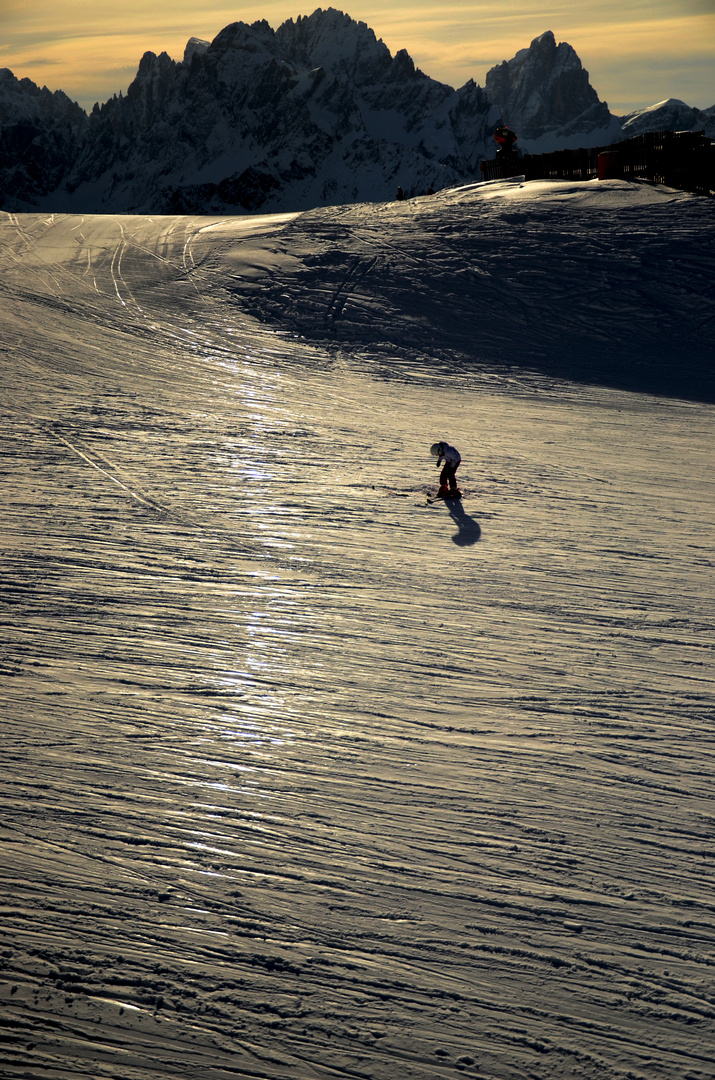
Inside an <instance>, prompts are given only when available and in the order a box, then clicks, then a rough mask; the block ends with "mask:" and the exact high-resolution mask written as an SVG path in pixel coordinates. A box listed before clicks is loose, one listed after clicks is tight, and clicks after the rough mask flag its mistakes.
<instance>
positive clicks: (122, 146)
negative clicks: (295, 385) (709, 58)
mask: <svg viewBox="0 0 715 1080" xmlns="http://www.w3.org/2000/svg"><path fill="white" fill-rule="evenodd" d="M684 108H687V106H684ZM703 115H706V114H703ZM625 120H626V121H627V123H628V124H630V125H631V126H634V125H636V123H637V120H636V117H635V116H631V117H628V118H625ZM644 122H645V123H647V122H648V120H646V121H644ZM499 123H507V124H509V125H510V126H511V127H513V128H514V129H515V130H516V131H517V133H518V135H519V143H518V145H519V147H520V148H523V149H524V150H527V151H530V152H537V153H538V152H540V151H544V150H551V149H555V148H560V147H566V146H595V145H601V144H604V143H608V142H610V141H613V140H615V139H616V138H618V137H619V135H620V133H621V130H622V125H621V122H620V121H619V120H618V119H617V118H616V117H614V116H612V115H611V113H610V112H609V110H608V106H607V105H606V104H605V102H601V101H600V100H599V98H598V95H597V93H596V91H595V90H594V89H593V87H592V86H591V85H590V82H589V78H588V73H587V72H586V71H585V70H584V68H583V66H582V65H581V61H580V60H579V58H578V56H577V54H576V53H575V51H574V50H573V49H572V48H571V46H570V45H568V44H566V43H560V44H557V43H556V40H555V38H554V35H553V34H552V33H551V32H550V31H549V32H547V33H545V34H542V35H541V36H540V37H539V38H536V39H535V40H534V41H533V42H532V43H531V45H530V46H529V48H528V49H522V50H520V51H519V52H518V53H517V55H516V56H515V57H514V58H513V59H512V60H510V61H504V63H502V64H499V65H497V67H495V68H493V69H492V70H491V71H490V72H489V73H488V75H487V79H486V87H485V88H482V87H480V86H477V85H476V84H475V83H474V81H472V80H470V81H469V82H467V83H466V84H465V85H464V86H462V87H461V88H460V89H458V90H455V89H453V88H452V87H450V86H447V85H446V84H444V83H440V82H437V81H436V80H434V79H431V78H430V77H429V76H427V75H425V74H424V73H423V72H422V71H420V70H419V69H418V68H416V67H415V65H414V63H413V61H412V59H411V58H410V56H409V55H408V53H407V52H406V51H405V50H400V51H399V52H397V53H396V54H395V55H394V56H393V55H392V54H391V53H390V51H389V49H388V48H387V46H386V45H385V44H384V43H383V42H382V41H380V40H379V39H378V38H377V37H376V35H375V34H374V32H373V31H372V30H371V29H370V28H369V27H368V26H367V25H366V24H365V23H362V22H356V21H355V20H353V19H351V18H350V17H349V16H348V15H345V14H343V13H342V12H340V11H336V10H335V9H332V8H329V9H327V10H321V9H318V10H317V11H315V12H314V13H313V14H312V15H310V16H305V17H304V16H301V17H299V18H297V19H296V20H295V21H294V20H292V19H289V20H288V21H287V22H285V23H283V24H282V25H281V26H280V27H279V28H278V29H277V30H273V29H272V27H271V26H270V25H269V24H268V23H267V22H266V21H265V20H262V21H260V22H256V23H253V24H252V25H248V24H246V23H242V22H236V23H232V24H231V25H229V26H227V27H225V28H224V29H223V30H222V31H221V32H220V33H219V34H218V35H217V36H216V37H215V38H214V40H213V41H212V42H206V41H202V40H201V39H198V38H191V39H190V40H189V42H188V43H187V46H186V49H185V51H184V56H183V59H182V60H181V61H178V62H177V61H174V60H172V59H171V58H170V57H169V56H168V55H167V54H166V53H161V54H160V55H159V56H156V55H155V54H154V53H151V52H147V53H145V54H144V56H143V57H142V60H141V62H140V64H139V69H138V71H137V75H136V77H135V79H134V81H133V82H132V83H131V85H130V86H129V88H128V90H127V93H126V95H122V94H120V95H119V96H115V97H114V98H112V99H111V100H110V101H108V102H105V103H104V104H103V105H101V106H100V105H95V107H94V109H93V111H92V113H91V114H90V116H89V117H87V115H86V114H85V113H84V112H83V110H82V109H80V107H79V106H78V105H76V104H74V103H72V102H71V101H70V100H69V98H67V97H66V95H64V94H62V93H61V92H60V91H58V92H57V93H56V94H54V95H52V94H50V92H49V91H48V90H39V89H38V88H37V87H35V86H34V84H32V83H31V82H30V80H27V79H23V80H17V79H15V77H14V76H13V75H12V73H11V72H9V71H7V70H4V71H2V72H0V206H3V207H4V208H5V209H6V210H19V211H22V210H34V209H43V210H45V209H47V210H57V211H69V212H129V213H185V212H186V213H188V212H199V213H204V212H208V213H211V212H216V213H225V212H230V213H236V212H238V213H241V212H251V211H257V210H259V209H260V210H262V211H272V210H301V209H307V208H310V207H314V206H320V205H326V204H337V203H348V202H355V201H371V200H375V199H389V198H392V197H393V196H394V193H395V190H396V187H397V185H398V184H401V185H402V186H403V187H404V188H405V189H406V190H407V191H408V193H409V192H410V191H414V192H419V191H425V190H427V189H428V188H429V187H430V186H431V187H434V188H440V187H445V186H448V185H454V184H461V183H465V182H470V181H474V180H478V179H480V172H479V162H480V160H481V159H482V158H484V157H491V156H493V153H494V149H495V147H494V142H493V133H494V129H495V127H496V126H497V125H498V124H499ZM623 130H625V128H623Z"/></svg>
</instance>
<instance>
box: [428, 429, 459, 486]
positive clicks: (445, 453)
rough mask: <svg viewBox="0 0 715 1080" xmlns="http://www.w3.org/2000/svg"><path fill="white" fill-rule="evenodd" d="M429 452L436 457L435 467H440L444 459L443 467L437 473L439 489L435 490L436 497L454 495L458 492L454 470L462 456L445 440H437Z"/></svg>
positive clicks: (455, 470)
mask: <svg viewBox="0 0 715 1080" xmlns="http://www.w3.org/2000/svg"><path fill="white" fill-rule="evenodd" d="M430 454H431V455H432V457H436V458H437V468H439V467H440V465H441V464H442V462H443V461H444V467H443V469H442V472H441V473H440V474H439V491H438V492H437V498H438V499H444V498H445V497H449V496H454V495H457V494H458V493H459V488H458V487H457V477H456V475H455V474H456V472H457V469H458V468H459V466H460V464H461V461H462V456H461V454H460V453H459V450H457V449H456V448H455V447H454V446H450V445H449V443H446V442H437V443H434V444H433V445H432V446H431V447H430Z"/></svg>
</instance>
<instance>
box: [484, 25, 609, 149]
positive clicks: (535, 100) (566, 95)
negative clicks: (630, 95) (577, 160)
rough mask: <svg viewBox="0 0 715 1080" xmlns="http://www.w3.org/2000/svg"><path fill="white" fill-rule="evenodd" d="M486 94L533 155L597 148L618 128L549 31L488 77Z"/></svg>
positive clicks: (575, 58)
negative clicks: (587, 147)
mask: <svg viewBox="0 0 715 1080" xmlns="http://www.w3.org/2000/svg"><path fill="white" fill-rule="evenodd" d="M486 90H487V95H488V97H489V99H490V100H491V101H493V102H494V104H495V105H497V107H498V108H499V112H500V114H501V117H502V120H503V121H504V123H506V124H508V125H509V126H510V127H511V128H513V129H514V130H515V131H516V132H517V134H518V136H519V143H520V145H521V146H522V147H524V148H525V149H528V150H530V151H531V152H532V153H543V152H544V151H547V150H553V149H557V148H562V147H567V146H598V145H599V144H602V143H608V142H609V141H611V140H613V139H616V138H618V136H619V134H620V124H619V122H618V120H617V119H616V118H615V117H614V116H612V115H611V113H610V112H609V111H608V105H607V104H606V103H605V102H604V101H600V100H599V97H598V94H597V93H596V91H595V90H594V89H593V87H592V86H591V84H590V82H589V79H588V72H587V71H586V70H585V69H584V67H583V65H582V64H581V61H580V60H579V58H578V56H577V55H576V52H575V51H574V50H573V49H572V48H571V46H570V45H568V44H567V43H566V42H565V41H562V42H560V44H558V45H557V44H556V39H555V38H554V35H553V34H552V33H551V31H550V30H548V31H547V32H546V33H545V34H542V35H541V37H538V38H535V39H534V40H533V41H532V43H531V45H530V46H529V48H528V49H521V50H520V51H519V52H518V53H517V54H516V56H515V57H514V58H513V59H512V60H505V61H504V62H503V63H502V64H498V65H497V66H496V67H494V68H492V70H491V71H490V72H489V73H488V74H487V81H486Z"/></svg>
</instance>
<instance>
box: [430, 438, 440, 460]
mask: <svg viewBox="0 0 715 1080" xmlns="http://www.w3.org/2000/svg"><path fill="white" fill-rule="evenodd" d="M429 452H430V454H431V455H432V457H440V456H441V454H442V443H441V442H436V443H432V445H431V446H430V448H429Z"/></svg>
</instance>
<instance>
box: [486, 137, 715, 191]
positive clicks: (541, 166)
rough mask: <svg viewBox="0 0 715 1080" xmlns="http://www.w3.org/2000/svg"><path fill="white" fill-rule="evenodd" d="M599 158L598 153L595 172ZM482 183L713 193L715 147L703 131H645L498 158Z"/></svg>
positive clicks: (489, 167)
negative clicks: (590, 184) (613, 184)
mask: <svg viewBox="0 0 715 1080" xmlns="http://www.w3.org/2000/svg"><path fill="white" fill-rule="evenodd" d="M599 155H602V157H601V162H600V170H599ZM480 169H481V171H482V174H483V177H484V179H485V180H499V179H504V178H506V177H510V176H525V177H526V179H527V180H595V179H596V177H598V176H599V175H600V176H601V177H602V178H607V179H615V178H616V177H622V178H623V179H625V180H634V179H639V180H650V181H651V182H652V183H655V184H665V185H666V186H667V187H672V188H678V189H680V190H681V191H693V192H696V193H697V194H699V195H713V194H715V144H714V143H713V142H712V140H711V139H709V138H708V137H707V136H706V135H705V134H704V133H703V132H702V131H647V132H645V134H643V135H636V136H635V137H634V138H632V139H625V140H624V141H623V142H619V143H613V144H612V145H610V146H594V147H590V148H588V149H583V148H580V149H578V150H556V151H554V153H551V154H524V156H523V157H517V156H516V155H515V154H513V155H509V156H507V155H499V156H498V157H496V158H493V159H491V160H490V161H483V162H482V163H481V164H480Z"/></svg>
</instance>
